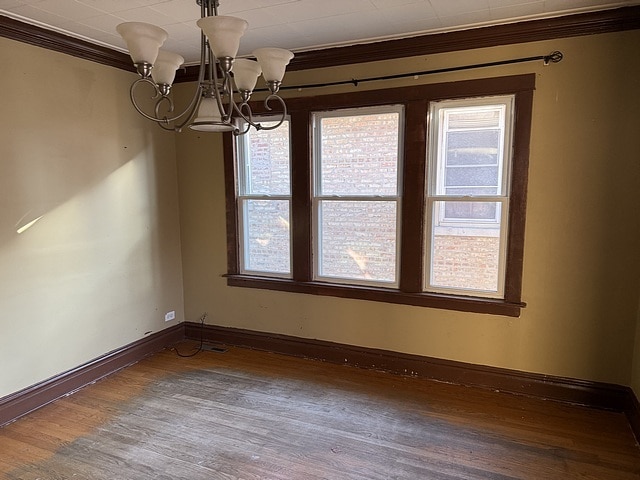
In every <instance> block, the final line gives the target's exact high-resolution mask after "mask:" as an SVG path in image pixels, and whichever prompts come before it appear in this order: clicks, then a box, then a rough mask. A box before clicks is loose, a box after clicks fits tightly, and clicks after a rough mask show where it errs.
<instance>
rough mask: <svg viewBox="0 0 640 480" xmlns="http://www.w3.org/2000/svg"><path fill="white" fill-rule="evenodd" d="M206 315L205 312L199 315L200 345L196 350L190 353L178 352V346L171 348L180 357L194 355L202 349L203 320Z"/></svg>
mask: <svg viewBox="0 0 640 480" xmlns="http://www.w3.org/2000/svg"><path fill="white" fill-rule="evenodd" d="M207 316H208V314H207V312H204V313H203V314H202V316H201V317H200V345H199V346H198V348H197V349H196V351H195V352H192V353H180V350H178V347H173V349H174V350H175V351H176V353H177V354H178V356H179V357H182V358H189V357H195V356H196V355H197V354H199V353H200V352H201V351H202V346H203V345H204V321H205V320H206V319H207Z"/></svg>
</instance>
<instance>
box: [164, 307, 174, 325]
mask: <svg viewBox="0 0 640 480" xmlns="http://www.w3.org/2000/svg"><path fill="white" fill-rule="evenodd" d="M175 318H176V312H175V310H171V311H170V312H167V313H165V314H164V321H165V322H170V321H171V320H175Z"/></svg>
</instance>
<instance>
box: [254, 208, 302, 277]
mask: <svg viewBox="0 0 640 480" xmlns="http://www.w3.org/2000/svg"><path fill="white" fill-rule="evenodd" d="M243 203H244V208H243V213H244V215H243V217H244V227H245V231H244V241H245V245H244V269H245V270H248V271H257V272H273V273H280V274H288V273H289V272H290V271H291V258H290V257H291V243H290V242H291V240H290V237H291V235H290V228H289V225H290V220H289V218H290V217H289V201H287V200H244V202H243Z"/></svg>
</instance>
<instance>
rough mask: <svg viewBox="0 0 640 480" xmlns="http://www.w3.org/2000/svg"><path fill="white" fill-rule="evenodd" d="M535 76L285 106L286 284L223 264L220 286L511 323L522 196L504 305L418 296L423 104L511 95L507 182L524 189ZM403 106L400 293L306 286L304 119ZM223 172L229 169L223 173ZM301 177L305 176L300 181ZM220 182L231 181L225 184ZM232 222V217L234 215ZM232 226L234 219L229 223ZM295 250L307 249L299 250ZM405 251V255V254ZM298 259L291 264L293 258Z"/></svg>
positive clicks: (514, 212) (515, 312)
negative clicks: (288, 177)
mask: <svg viewBox="0 0 640 480" xmlns="http://www.w3.org/2000/svg"><path fill="white" fill-rule="evenodd" d="M535 79H536V76H535V74H524V75H511V76H504V77H494V78H483V79H474V80H464V81H458V82H443V83H435V84H427V85H416V86H411V87H401V88H386V89H381V90H370V91H358V92H352V93H340V94H332V95H319V96H314V97H301V98H293V99H291V102H289V101H288V102H287V107H288V110H289V112H290V113H291V115H292V118H295V119H296V121H294V122H292V124H293V125H292V139H293V140H294V142H297V141H300V144H297V143H294V146H293V155H292V166H293V175H292V181H293V195H292V203H293V207H292V213H293V215H292V217H293V218H292V225H293V228H294V230H293V234H294V237H293V242H294V248H293V253H294V259H293V270H294V271H293V279H278V278H267V277H261V276H251V275H241V274H240V271H239V269H238V268H239V265H238V264H237V262H236V263H233V258H231V257H230V260H231V261H230V263H229V267H228V270H227V284H228V285H230V286H236V287H248V288H262V289H267V290H275V291H286V292H296V293H307V294H311V295H325V296H333V297H342V298H355V299H360V300H369V301H380V302H387V303H395V304H406V305H415V306H422V307H432V308H441V309H450V310H457V311H464V312H476V313H485V314H493V315H506V316H512V317H517V316H519V315H520V309H521V308H522V307H524V306H525V304H524V303H523V302H522V301H521V291H522V290H521V287H522V267H523V247H524V211H525V207H526V188H524V189H523V190H522V191H520V192H518V194H517V195H516V196H515V202H514V205H513V207H512V209H511V210H510V215H511V218H510V221H511V222H512V224H511V231H510V234H509V244H508V251H507V261H508V262H510V261H513V264H509V269H510V270H508V271H507V272H506V274H507V275H511V276H509V277H508V278H507V285H506V288H505V297H504V300H502V299H490V298H478V297H468V296H454V295H442V294H434V293H427V292H421V289H422V278H423V275H422V268H423V267H422V264H423V262H422V261H421V260H422V249H423V244H424V242H423V241H422V240H423V237H424V231H423V230H424V229H423V218H424V215H423V213H424V196H423V195H424V191H425V189H424V183H425V175H424V173H425V168H426V165H425V158H426V142H425V140H426V135H427V130H428V129H427V128H426V127H427V106H428V103H429V102H430V101H436V100H441V99H453V98H465V97H473V96H488V95H505V94H512V93H515V94H516V126H517V128H518V130H517V132H516V137H515V139H514V148H515V149H517V152H516V153H517V155H516V157H515V158H514V163H515V162H520V164H519V165H517V166H514V171H513V175H512V177H513V178H512V185H514V186H515V187H518V188H519V187H522V186H523V185H524V186H525V187H526V181H527V168H528V158H527V157H526V156H527V155H528V153H529V142H530V127H531V120H530V118H525V117H526V116H527V115H529V116H530V115H531V111H532V98H533V97H532V93H533V90H534V89H535ZM391 104H403V105H405V107H406V111H405V116H406V119H407V124H406V125H405V129H406V131H405V142H406V144H405V150H404V155H405V157H406V158H405V168H406V169H407V170H406V171H405V172H404V175H403V192H402V197H403V211H402V218H401V222H402V236H401V242H402V244H401V247H402V250H401V252H402V254H401V257H400V262H401V265H400V270H401V272H400V285H399V287H400V288H398V289H386V288H375V287H363V286H354V285H338V284H331V283H325V282H318V281H313V279H312V271H313V268H312V267H313V266H312V262H313V255H312V253H311V248H312V242H311V218H312V216H311V213H312V212H311V204H310V191H309V188H310V185H309V183H310V175H309V169H310V168H311V161H312V160H311V156H312V152H311V146H310V140H309V135H310V129H309V127H310V120H309V119H310V118H311V114H312V112H314V111H324V110H329V109H332V108H353V107H363V106H371V105H391ZM264 108H265V107H264V105H263V104H261V103H258V102H254V103H253V104H252V109H253V110H254V112H256V113H257V114H262V113H266V112H265V111H264ZM231 153H232V152H231V150H229V149H228V148H227V149H226V150H225V165H231V166H232V165H233V163H234V160H233V157H231V156H230V155H231ZM229 168H231V167H229ZM303 174H306V176H304V175H303ZM226 180H227V182H229V181H234V182H235V179H234V178H230V177H227V178H226ZM227 188H228V191H232V192H235V189H236V188H237V187H236V186H235V183H233V184H229V183H227ZM235 206H236V199H235V196H234V197H233V198H231V197H230V196H227V211H228V212H229V211H230V209H231V208H235ZM234 215H235V214H234ZM227 220H228V222H229V223H228V231H229V232H231V234H228V239H229V241H232V240H234V243H233V244H232V245H229V246H228V248H229V251H231V250H233V249H234V248H237V241H238V240H239V239H238V238H237V234H236V232H237V231H238V226H237V224H234V225H232V224H231V222H230V221H229V218H228V219H227ZM234 221H237V215H235V217H234ZM303 242H307V243H306V244H305V243H303ZM406 248H408V250H405V249H406ZM299 254H300V255H301V256H299V257H298V256H297V255H299Z"/></svg>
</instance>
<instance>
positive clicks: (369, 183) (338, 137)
mask: <svg viewBox="0 0 640 480" xmlns="http://www.w3.org/2000/svg"><path fill="white" fill-rule="evenodd" d="M320 122H321V125H320V128H321V132H322V137H321V139H320V155H321V158H320V172H319V175H320V184H319V192H318V193H320V194H321V195H396V194H397V192H398V131H399V130H398V129H399V124H400V115H399V113H398V112H390V113H376V114H369V115H349V116H340V117H323V118H321V120H320Z"/></svg>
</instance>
